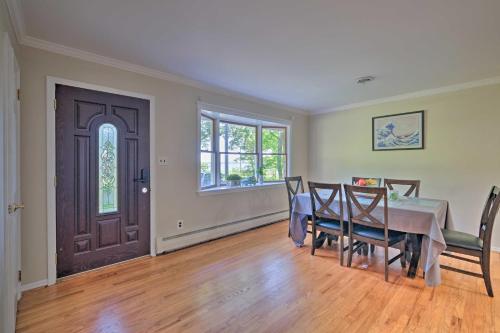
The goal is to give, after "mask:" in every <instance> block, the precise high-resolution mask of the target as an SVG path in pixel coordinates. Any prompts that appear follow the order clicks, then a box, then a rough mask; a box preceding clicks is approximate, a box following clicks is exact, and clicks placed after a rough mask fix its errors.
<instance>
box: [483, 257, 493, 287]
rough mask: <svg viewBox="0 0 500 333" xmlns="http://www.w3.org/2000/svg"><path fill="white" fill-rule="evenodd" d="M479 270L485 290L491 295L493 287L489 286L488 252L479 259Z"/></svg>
mask: <svg viewBox="0 0 500 333" xmlns="http://www.w3.org/2000/svg"><path fill="white" fill-rule="evenodd" d="M481 270H482V271H483V279H484V285H485V286H486V291H487V292H488V296H490V297H493V287H492V286H491V276H490V258H489V253H486V254H485V258H482V259H481Z"/></svg>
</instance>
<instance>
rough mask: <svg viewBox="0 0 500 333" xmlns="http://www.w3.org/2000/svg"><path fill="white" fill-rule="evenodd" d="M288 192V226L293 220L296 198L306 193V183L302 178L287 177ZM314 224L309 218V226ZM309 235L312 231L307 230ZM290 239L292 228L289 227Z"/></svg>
mask: <svg viewBox="0 0 500 333" xmlns="http://www.w3.org/2000/svg"><path fill="white" fill-rule="evenodd" d="M285 183H286V190H287V194H288V224H289V225H290V222H291V220H292V206H293V201H294V200H295V197H296V196H297V194H299V193H304V183H303V181H302V176H296V177H285ZM311 224H312V222H311V217H310V216H308V219H307V225H308V226H310V225H311ZM307 232H308V233H311V232H312V231H311V230H307ZM288 237H290V226H289V227H288Z"/></svg>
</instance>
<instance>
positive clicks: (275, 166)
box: [262, 127, 287, 182]
mask: <svg viewBox="0 0 500 333" xmlns="http://www.w3.org/2000/svg"><path fill="white" fill-rule="evenodd" d="M286 165H287V164H286V128H284V127H262V177H263V181H264V182H275V181H280V180H283V179H284V178H285V175H286Z"/></svg>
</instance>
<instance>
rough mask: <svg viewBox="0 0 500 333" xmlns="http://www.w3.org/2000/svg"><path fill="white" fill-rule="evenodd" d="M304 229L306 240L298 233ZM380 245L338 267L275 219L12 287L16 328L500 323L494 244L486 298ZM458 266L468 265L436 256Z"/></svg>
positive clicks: (451, 327)
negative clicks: (430, 277)
mask: <svg viewBox="0 0 500 333" xmlns="http://www.w3.org/2000/svg"><path fill="white" fill-rule="evenodd" d="M309 239H310V238H309ZM382 253H383V251H381V250H380V249H379V248H377V250H376V253H375V255H374V256H373V257H371V256H369V257H363V256H358V255H355V256H354V259H353V267H352V268H347V267H341V266H340V265H339V261H338V254H337V252H336V248H335V247H334V248H329V247H323V248H321V249H318V250H316V255H315V256H314V257H313V256H311V255H310V246H309V244H307V245H306V246H305V247H303V248H296V247H295V246H294V245H293V244H292V242H291V241H290V240H289V239H288V238H287V223H286V222H282V223H277V224H274V225H271V226H268V227H264V228H260V229H256V230H252V231H249V232H245V233H242V234H239V235H236V236H232V237H228V238H224V239H220V240H217V241H214V242H211V243H207V244H203V245H199V246H195V247H192V248H188V249H185V250H182V251H178V252H175V253H170V254H167V255H163V256H158V257H156V258H141V259H137V260H135V261H132V262H127V263H123V264H119V265H115V266H112V267H106V268H102V269H99V270H96V271H92V272H88V273H84V274H82V275H79V276H75V277H72V278H68V279H66V280H63V281H61V282H59V283H57V285H55V286H51V287H47V288H40V289H36V290H32V291H28V292H26V293H24V295H23V297H22V299H21V301H20V304H19V313H18V321H17V331H18V332H50V333H54V332H64V333H69V332H134V333H135V332H333V331H335V332H342V331H349V332H357V331H359V332H367V331H369V332H401V331H405V332H412V331H416V332H433V331H435V332H445V331H464V332H495V331H497V332H500V254H499V253H493V254H492V263H491V267H492V278H493V289H494V291H495V292H496V293H497V296H496V297H495V298H490V297H488V296H487V294H486V290H485V287H484V284H483V281H482V280H481V279H477V278H474V277H470V276H466V275H461V274H457V273H454V272H449V271H442V275H443V283H442V285H441V286H439V287H436V288H429V287H425V285H424V281H423V279H422V273H421V272H419V275H418V277H417V278H416V279H414V280H412V279H408V278H407V277H406V270H403V269H401V266H400V265H399V263H394V264H392V265H391V266H390V273H389V282H384V260H383V257H382ZM441 260H442V262H447V263H449V264H453V265H455V266H457V267H460V268H463V269H464V268H467V269H472V268H474V269H476V270H477V268H476V267H474V265H472V264H469V263H465V262H458V261H456V260H455V261H453V262H452V259H448V258H441Z"/></svg>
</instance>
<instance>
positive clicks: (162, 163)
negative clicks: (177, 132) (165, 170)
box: [158, 157, 167, 166]
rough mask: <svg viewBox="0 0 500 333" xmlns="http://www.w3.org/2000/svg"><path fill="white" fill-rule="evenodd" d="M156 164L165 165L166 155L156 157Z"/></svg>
mask: <svg viewBox="0 0 500 333" xmlns="http://www.w3.org/2000/svg"><path fill="white" fill-rule="evenodd" d="M158 164H160V165H161V166H166V165H167V158H166V157H160V158H158Z"/></svg>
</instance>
